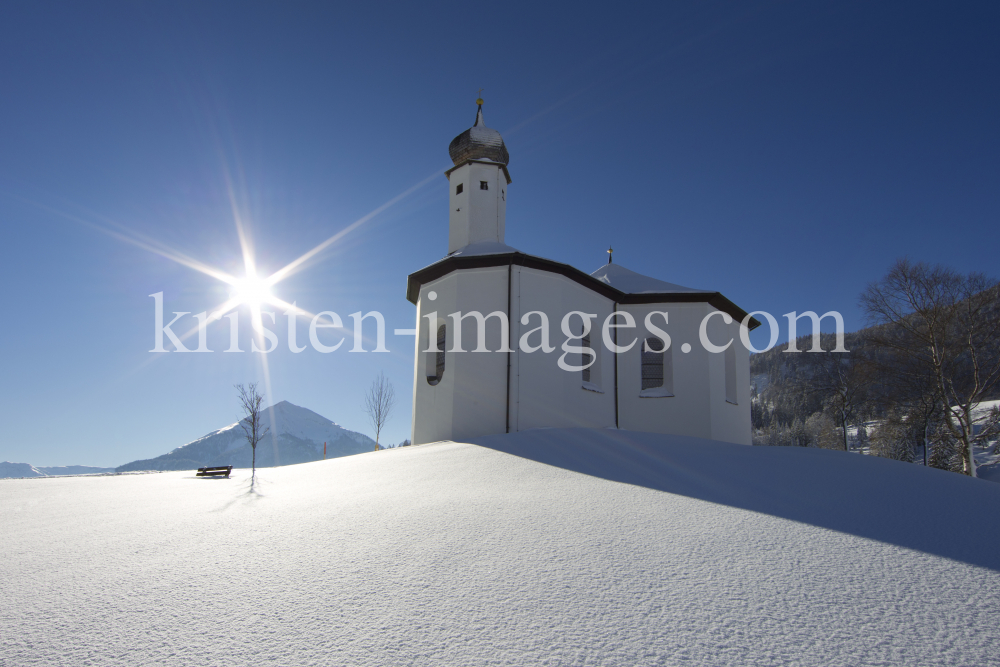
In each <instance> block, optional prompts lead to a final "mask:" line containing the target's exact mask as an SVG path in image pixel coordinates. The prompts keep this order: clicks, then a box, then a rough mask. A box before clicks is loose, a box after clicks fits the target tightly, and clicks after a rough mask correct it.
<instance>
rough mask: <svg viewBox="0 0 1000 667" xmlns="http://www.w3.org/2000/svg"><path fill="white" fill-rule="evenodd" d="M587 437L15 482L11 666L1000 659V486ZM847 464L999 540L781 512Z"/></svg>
mask: <svg viewBox="0 0 1000 667" xmlns="http://www.w3.org/2000/svg"><path fill="white" fill-rule="evenodd" d="M581 431H583V430H575V429H574V430H567V431H561V430H557V429H551V430H546V431H539V432H529V433H525V434H516V435H514V436H499V437H494V438H489V439H483V442H484V444H487V445H489V447H484V446H478V445H474V444H457V443H440V444H433V445H423V446H418V447H409V448H402V449H396V450H390V451H383V452H377V453H374V452H373V453H367V454H360V455H356V456H349V457H344V458H339V459H334V460H328V461H319V462H314V463H306V464H300V465H294V466H285V467H280V468H269V469H264V470H262V471H260V473H259V474H258V479H259V484H258V488H257V491H256V492H253V493H250V492H249V474H248V471H244V470H236V471H234V477H233V479H230V480H225V479H199V478H195V477H194V475H193V471H192V472H167V473H160V474H155V475H136V476H120V477H103V478H63V479H58V478H49V479H37V480H36V479H23V480H3V481H0V531H2V533H0V534H2V535H3V540H2V543H0V599H2V600H3V601H4V604H3V605H2V606H0V665H4V666H7V665H11V666H13V665H18V666H20V665H115V664H126V665H154V664H156V665H192V664H199V665H242V664H254V665H361V666H368V665H371V666H375V665H380V666H381V665H474V664H475V665H750V664H753V665H793V664H794V665H824V666H833V665H845V666H846V665H986V664H997V653H996V651H995V641H994V640H993V634H994V631H995V628H996V627H998V623H1000V605H998V604H997V600H998V599H1000V597H998V596H1000V567H997V564H996V563H995V562H994V561H993V560H990V558H991V557H990V556H989V555H988V553H989V552H990V551H991V550H992V551H995V547H996V538H995V537H994V536H993V535H994V533H995V531H989V532H987V531H988V530H989V526H990V525H993V523H992V522H994V520H995V517H996V516H997V511H998V510H1000V493H994V492H992V489H993V488H994V487H995V488H996V489H997V490H998V491H1000V487H996V485H993V484H989V483H986V482H981V481H977V480H968V479H963V478H961V477H960V476H957V475H952V476H951V477H954V478H955V479H954V480H953V479H951V477H947V478H946V477H941V476H943V475H949V473H943V472H941V471H933V470H932V471H927V470H923V469H921V468H919V467H917V466H907V465H906V464H897V463H896V462H891V461H883V462H877V463H876V464H875V465H876V466H877V467H876V468H872V467H871V466H868V464H866V463H860V464H858V463H854V462H855V461H862V459H863V457H857V456H853V457H849V459H848V458H844V459H833V458H830V457H831V456H832V457H837V456H841V455H840V454H839V453H837V452H822V451H818V450H808V451H799V452H793V453H792V454H793V455H792V456H790V457H785V458H780V456H779V458H778V459H767V458H759V457H758V458H754V457H756V456H757V453H758V452H768V451H773V450H774V449H778V448H750V447H742V448H739V447H738V446H735V445H722V444H721V443H706V442H705V441H700V442H698V441H692V440H691V439H679V438H670V437H669V436H651V435H648V434H628V433H624V432H617V433H615V432H582V433H581ZM577 445H579V446H577ZM491 447H492V448H491ZM505 447H506V448H508V449H513V450H516V449H518V448H522V449H524V450H530V453H531V456H534V457H535V458H536V459H539V460H531V458H526V457H524V456H514V455H512V454H508V453H504V452H503V451H498V448H499V449H503V448H505ZM734 448H736V449H734ZM780 449H785V448H780ZM567 452H569V453H567ZM734 452H735V454H734ZM817 455H819V456H817ZM766 456H771V457H773V456H775V455H774V454H767V455H766ZM843 456H844V457H847V455H843ZM740 457H742V458H740ZM543 459H545V460H546V462H541V460H543ZM758 460H759V462H760V463H759V465H761V466H763V465H766V466H768V467H770V468H777V469H778V470H780V471H782V472H781V474H785V471H788V470H790V471H791V473H792V474H794V475H795V479H793V480H789V484H788V485H787V486H786V487H784V488H781V487H778V488H774V485H773V483H772V482H771V481H770V480H769V479H768V478H767V476H766V475H764V474H760V475H757V474H755V473H758V472H761V471H760V470H758V469H755V468H754V462H755V461H758ZM848 460H849V461H850V463H847V462H846V461H848ZM776 461H777V462H778V463H775V462H776ZM831 462H833V464H831ZM549 463H552V464H553V465H550V464H549ZM883 464H888V466H884V465H883ZM859 465H860V466H861V467H858V466H859ZM587 466H592V467H593V468H594V470H593V471H592V474H582V472H578V471H575V470H580V469H581V468H585V467H587ZM782 466H784V467H782ZM838 466H839V467H838ZM852 466H853V467H852ZM864 466H868V467H864ZM827 470H834V471H835V472H833V473H830V475H831V477H830V479H833V480H834V481H835V482H836V481H838V480H839V478H837V475H841V474H844V473H843V471H845V470H846V471H847V472H848V473H849V472H850V471H851V470H857V471H859V472H858V477H859V479H868V478H869V477H870V475H871V474H873V473H872V471H873V470H874V471H875V472H876V473H878V474H880V475H882V476H883V477H885V479H886V481H887V483H886V485H885V488H886V489H894V490H899V489H903V490H906V489H908V488H909V487H908V486H907V485H908V484H909V485H912V486H913V489H917V488H918V484H919V485H920V486H919V488H920V489H922V490H923V495H922V496H917V497H916V498H910V497H907V498H902V499H899V503H900V506H902V507H906V508H907V509H908V508H909V506H910V503H912V502H913V501H914V500H918V499H922V500H923V501H924V502H932V501H935V500H940V499H935V498H934V497H930V498H929V497H928V494H932V495H933V494H934V493H937V494H942V493H946V492H950V490H952V489H955V488H957V489H959V490H960V493H970V494H972V495H971V497H972V498H973V499H974V500H975V501H976V504H977V506H976V507H966V508H962V509H961V511H963V512H967V513H971V515H972V520H978V519H976V516H981V517H982V522H981V527H982V530H980V531H978V532H976V533H975V534H971V535H965V533H964V532H963V533H962V534H963V535H965V539H966V540H968V542H969V544H967V545H965V546H964V547H962V546H961V545H959V547H957V550H956V547H955V546H954V545H952V546H951V547H949V546H947V545H941V547H940V548H938V547H937V546H935V543H934V542H933V541H931V542H930V543H929V544H930V546H929V547H928V548H927V549H923V550H920V549H913V548H907V547H906V546H901V544H906V543H907V540H908V538H907V536H906V535H905V534H902V533H899V532H896V533H892V534H890V535H888V537H889V538H891V539H890V540H889V541H880V540H878V539H872V537H871V536H870V535H868V536H862V535H859V534H857V533H862V534H866V535H867V534H868V533H871V531H873V530H875V531H877V530H879V528H878V527H879V526H881V525H882V524H880V523H879V521H878V520H877V516H876V520H874V521H873V520H872V518H871V517H870V516H869V517H857V521H856V523H857V525H858V530H853V531H852V530H833V529H831V528H830V527H828V526H824V525H823V524H824V521H826V520H825V519H823V517H822V515H816V516H818V517H819V519H817V520H815V521H813V522H812V523H809V522H806V521H802V520H792V519H789V518H786V517H785V516H782V514H789V515H794V516H799V515H798V514H796V512H798V513H800V514H801V513H802V512H803V511H805V514H801V517H804V518H809V517H812V516H813V515H812V514H809V510H808V508H809V507H812V506H820V507H822V506H824V503H826V502H829V503H831V505H832V506H833V507H836V506H837V503H838V501H839V500H840V499H839V498H837V497H833V498H829V499H827V498H815V497H808V494H809V493H810V491H809V490H808V489H809V488H810V486H811V487H813V488H814V489H818V492H821V493H824V494H826V493H828V487H827V486H824V479H822V477H823V475H825V474H826V472H825V471H827ZM915 473H916V474H918V475H928V474H930V475H937V476H935V477H933V479H931V481H930V482H928V479H930V478H926V477H925V478H919V477H913V475H914V474H915ZM810 475H811V476H813V483H812V484H810V478H809V476H810ZM866 475H867V476H869V477H866ZM616 476H618V477H622V478H629V479H633V482H632V483H622V481H614V479H613V478H615V477H616ZM942 480H943V481H942ZM826 481H827V482H828V481H829V480H826ZM956 484H957V486H956ZM968 485H980V486H977V487H973V486H968ZM657 486H659V487H666V486H673V487H675V490H676V491H677V492H676V493H674V492H668V491H665V490H663V489H662V488H655V487H657ZM970 489H972V490H971V491H970ZM984 489H990V490H984ZM865 493H867V492H862V493H861V495H862V496H863V497H865ZM852 495H858V494H857V493H854V492H853V491H852ZM757 496H759V497H760V498H763V499H764V500H755V497H757ZM706 498H716V500H720V499H721V500H724V499H726V498H732V500H727V501H725V502H717V501H710V500H706ZM740 499H744V500H745V502H744V501H743V500H740ZM744 505H745V506H744ZM746 506H751V507H754V506H759V507H760V508H763V509H764V510H765V511H753V510H751V509H747V507H746ZM786 506H787V507H788V508H789V509H788V511H787V512H783V510H782V508H783V507H786ZM862 506H864V503H862V504H861V505H850V506H849V507H848V509H847V510H845V511H846V512H847V513H848V514H849V515H851V514H856V513H858V512H859V509H858V508H859V507H862ZM802 507H806V508H807V509H806V510H802V509H801V508H802ZM885 511H888V512H890V514H891V512H894V511H896V508H895V507H893V506H890V507H889V509H888V510H883V509H881V508H880V506H878V505H870V506H869V507H868V512H869V513H870V514H874V515H878V514H879V513H880V512H882V513H884V512H885ZM835 514H836V512H835ZM890 518H891V517H890ZM849 519H850V517H849V516H848V517H847V519H845V517H844V516H843V515H842V514H837V515H836V516H834V517H833V518H830V519H829V522H830V523H831V524H837V525H841V524H839V523H837V522H843V521H845V520H846V521H847V523H843V526H844V527H847V528H849V527H850V526H851V525H852V524H851V523H850V521H849ZM940 521H941V519H940V518H939V515H938V514H934V513H930V514H929V515H928V518H927V519H926V520H925V522H924V523H921V524H920V525H922V526H924V528H925V529H926V530H927V531H934V530H935V529H937V528H939V527H940V526H938V525H937V523H938V522H940ZM958 523H959V524H961V520H959V522H958ZM816 524H820V525H816ZM903 525H904V528H907V529H910V528H908V526H909V524H905V523H904V524H903ZM914 525H916V524H914ZM873 526H874V528H873ZM946 534H947V535H948V538H949V540H951V541H954V539H955V538H954V533H946ZM922 540H925V537H923V536H914V537H913V538H912V540H910V541H911V542H912V543H913V544H923V543H924V542H923V541H922ZM889 542H893V543H889ZM949 549H951V550H950V551H949ZM963 549H964V550H963ZM942 552H944V553H950V554H956V555H958V556H959V558H958V559H953V558H946V557H943V556H942V555H941V553H942ZM963 554H965V555H967V557H965V556H963ZM984 554H986V555H984ZM998 558H1000V557H998Z"/></svg>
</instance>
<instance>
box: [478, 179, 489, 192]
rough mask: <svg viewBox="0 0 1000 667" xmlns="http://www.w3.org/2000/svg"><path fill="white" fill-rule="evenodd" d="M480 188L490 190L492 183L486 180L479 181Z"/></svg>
mask: <svg viewBox="0 0 1000 667" xmlns="http://www.w3.org/2000/svg"><path fill="white" fill-rule="evenodd" d="M479 189H480V190H489V189H490V184H489V183H487V182H486V181H479Z"/></svg>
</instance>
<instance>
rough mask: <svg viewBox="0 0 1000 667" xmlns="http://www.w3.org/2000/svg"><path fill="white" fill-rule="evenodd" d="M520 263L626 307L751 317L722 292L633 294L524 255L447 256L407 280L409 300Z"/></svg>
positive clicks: (753, 324)
mask: <svg viewBox="0 0 1000 667" xmlns="http://www.w3.org/2000/svg"><path fill="white" fill-rule="evenodd" d="M507 264H516V265H517V266H525V267H528V268H530V269H539V270H542V271H549V272H551V273H558V274H560V275H563V276H565V277H567V278H569V279H570V280H572V281H573V282H576V283H578V284H580V285H583V286H584V287H586V288H588V289H590V290H593V291H594V292H597V293H598V294H600V295H602V296H604V297H607V298H608V299H611V300H612V301H617V302H618V303H624V304H643V303H707V304H709V305H710V306H712V307H713V308H715V309H716V310H718V311H721V312H723V313H727V314H728V315H729V316H731V317H732V318H733V319H735V320H737V321H740V322H742V321H743V318H745V317H746V316H747V313H746V311H745V310H743V309H742V308H740V307H739V306H737V305H736V304H734V303H733V302H732V301H730V300H729V299H727V298H726V297H724V296H723V295H722V294H721V293H719V292H656V293H652V292H651V293H640V294H629V293H626V292H622V291H621V290H619V289H616V288H614V287H612V286H611V285H608V284H607V283H605V282H602V281H600V280H598V279H597V278H595V277H593V276H591V275H590V274H587V273H584V272H583V271H581V270H580V269H577V268H575V267H572V266H570V265H568V264H563V263H561V262H555V261H553V260H551V259H545V258H543V257H535V256H534V255H527V254H525V253H523V252H508V253H498V254H495V255H473V256H470V257H463V256H461V255H459V256H457V257H446V258H444V259H442V260H441V261H439V262H435V263H434V264H431V265H430V266H427V267H424V268H423V269H420V270H419V271H415V272H414V273H411V274H410V275H409V276H407V278H406V300H407V301H409V302H410V303H412V304H414V305H416V303H417V300H418V299H419V298H420V286H421V285H424V284H426V283H429V282H431V281H433V280H437V279H438V278H442V277H444V276H446V275H448V274H449V273H452V272H453V271H460V270H462V269H483V268H489V267H496V266H506V265H507ZM747 324H748V328H749V329H750V330H751V331H753V330H754V329H756V328H757V327H759V326H760V322H758V321H757V319H756V318H753V317H751V318H750V321H749V322H748V323H747Z"/></svg>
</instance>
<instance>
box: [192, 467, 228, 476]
mask: <svg viewBox="0 0 1000 667" xmlns="http://www.w3.org/2000/svg"><path fill="white" fill-rule="evenodd" d="M232 471H233V466H216V467H214V468H198V474H197V475H196V477H229V473H231V472H232Z"/></svg>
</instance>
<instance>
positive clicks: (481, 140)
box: [448, 99, 510, 165]
mask: <svg viewBox="0 0 1000 667" xmlns="http://www.w3.org/2000/svg"><path fill="white" fill-rule="evenodd" d="M476 104H478V105H479V110H478V111H476V124H475V125H473V126H472V127H470V128H469V129H468V130H466V131H465V132H463V133H462V134H460V135H458V136H457V137H455V138H454V139H452V140H451V144H449V145H448V154H449V155H450V156H451V161H452V162H454V163H455V164H456V165H459V164H462V163H463V162H465V161H466V160H489V161H491V162H499V163H500V164H504V165H505V164H507V163H508V162H510V155H509V154H508V153H507V147H506V146H504V144H503V138H502V137H501V136H500V133H499V132H497V131H496V130H493V129H490V128H488V127H486V122H485V121H483V100H482V99H478V100H476Z"/></svg>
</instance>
